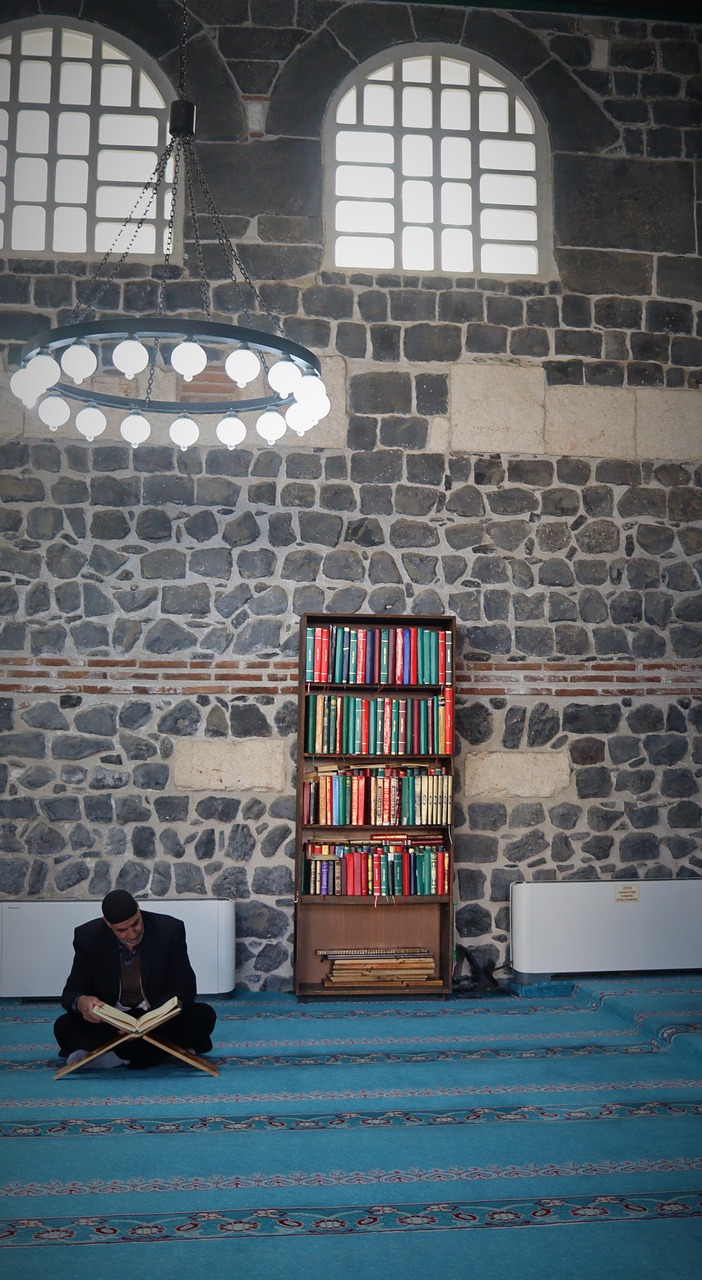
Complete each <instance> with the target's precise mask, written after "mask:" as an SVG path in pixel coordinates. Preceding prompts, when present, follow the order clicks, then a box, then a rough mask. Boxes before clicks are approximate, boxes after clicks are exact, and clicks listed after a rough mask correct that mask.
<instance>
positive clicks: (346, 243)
mask: <svg viewBox="0 0 702 1280" xmlns="http://www.w3.org/2000/svg"><path fill="white" fill-rule="evenodd" d="M324 142H325V157H326V163H325V175H326V181H327V183H328V186H327V191H326V199H325V212H326V214H327V225H328V234H327V241H328V261H329V265H330V266H334V267H336V268H342V269H347V270H364V269H365V270H375V271H402V272H409V271H411V272H438V273H441V272H444V273H448V274H452V275H458V274H461V275H462V274H471V273H475V274H478V275H490V276H531V277H533V276H544V275H547V274H548V273H549V271H550V269H551V267H552V262H551V254H552V250H551V182H550V152H549V147H548V140H547V135H546V129H545V126H544V124H543V121H542V119H541V117H540V115H539V113H538V111H537V109H536V107H535V104H534V103H533V101H532V100H531V98H530V96H529V95H528V94H527V93H526V92H525V90H524V89H523V88H522V86H521V85H520V84H519V83H518V82H517V81H516V80H515V78H514V77H513V76H512V75H511V74H509V73H508V72H506V71H504V70H503V69H502V68H501V67H499V66H498V65H497V64H496V63H494V62H492V61H491V60H490V59H488V58H485V57H483V56H482V55H476V54H473V53H471V52H470V51H468V50H463V49H458V48H452V49H450V50H448V49H446V48H442V49H439V50H437V49H427V48H426V47H422V46H412V47H411V48H407V47H404V48H398V49H397V50H393V51H392V53H391V54H388V53H387V52H386V53H385V54H382V55H380V56H378V57H376V58H374V59H372V60H371V61H369V62H367V63H365V64H364V65H363V67H361V68H359V69H358V71H356V72H355V73H354V74H353V75H352V76H351V77H349V78H348V79H347V80H346V81H345V82H344V84H343V85H342V86H341V88H340V90H339V91H338V93H337V94H336V95H335V97H334V99H333V100H332V102H331V104H330V107H329V111H328V113H327V118H326V122H325V135H324Z"/></svg>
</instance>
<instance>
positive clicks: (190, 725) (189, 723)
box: [158, 699, 202, 738]
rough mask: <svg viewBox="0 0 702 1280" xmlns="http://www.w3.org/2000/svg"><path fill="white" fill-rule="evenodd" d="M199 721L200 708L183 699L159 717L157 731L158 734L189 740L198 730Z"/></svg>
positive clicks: (200, 716) (200, 718)
mask: <svg viewBox="0 0 702 1280" xmlns="http://www.w3.org/2000/svg"><path fill="white" fill-rule="evenodd" d="M201 720H202V713H201V711H200V708H199V707H197V706H196V705H195V703H194V702H191V701H190V700H189V699H184V700H183V701H182V702H178V703H177V704H176V705H175V706H174V707H171V709H170V710H169V711H165V712H164V713H163V715H162V716H160V718H159V720H158V731H159V733H166V734H175V735H176V736H177V737H181V738H183V737H186V738H191V737H193V735H194V734H196V733H197V731H198V729H199V728H200V723H201Z"/></svg>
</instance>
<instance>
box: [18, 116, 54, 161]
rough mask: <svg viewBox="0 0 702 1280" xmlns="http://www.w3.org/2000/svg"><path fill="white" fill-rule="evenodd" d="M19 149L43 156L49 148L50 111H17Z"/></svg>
mask: <svg viewBox="0 0 702 1280" xmlns="http://www.w3.org/2000/svg"><path fill="white" fill-rule="evenodd" d="M17 150H18V151H24V152H25V153H29V154H30V155H38V156H43V155H46V153H47V151H48V150H49V113H48V112H47V111H18V112H17Z"/></svg>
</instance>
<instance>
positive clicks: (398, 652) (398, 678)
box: [395, 630, 404, 684]
mask: <svg viewBox="0 0 702 1280" xmlns="http://www.w3.org/2000/svg"><path fill="white" fill-rule="evenodd" d="M395 635H396V637H397V642H396V646H395V684H402V673H403V670H404V662H403V655H404V646H403V643H402V639H403V637H402V631H401V630H398V631H396V632H395Z"/></svg>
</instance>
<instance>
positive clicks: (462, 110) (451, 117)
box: [441, 89, 470, 132]
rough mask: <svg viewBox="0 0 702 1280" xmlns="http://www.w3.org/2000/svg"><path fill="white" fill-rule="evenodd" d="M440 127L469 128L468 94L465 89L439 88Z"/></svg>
mask: <svg viewBox="0 0 702 1280" xmlns="http://www.w3.org/2000/svg"><path fill="white" fill-rule="evenodd" d="M441 128H442V129H460V130H461V131H462V132H463V131H465V130H467V129H470V94H469V92H468V90H467V89H442V90H441Z"/></svg>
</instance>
